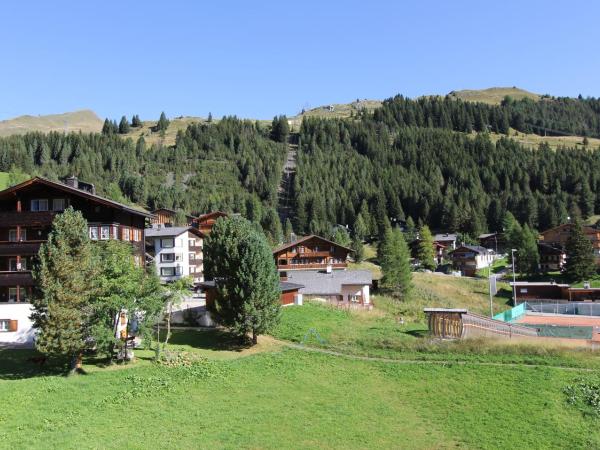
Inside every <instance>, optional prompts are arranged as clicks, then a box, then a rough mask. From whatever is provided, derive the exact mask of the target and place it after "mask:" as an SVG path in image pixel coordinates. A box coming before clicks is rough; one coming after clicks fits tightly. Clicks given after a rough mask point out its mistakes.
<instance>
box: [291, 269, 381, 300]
mask: <svg viewBox="0 0 600 450" xmlns="http://www.w3.org/2000/svg"><path fill="white" fill-rule="evenodd" d="M287 275H288V280H289V281H291V282H292V283H298V284H302V285H304V287H303V288H302V289H300V293H301V294H313V295H336V294H340V293H341V292H342V286H348V285H367V284H368V285H371V284H372V283H373V274H372V273H371V271H370V270H333V271H332V272H331V273H327V272H325V271H319V270H293V271H289V272H288V274H287Z"/></svg>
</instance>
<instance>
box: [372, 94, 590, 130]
mask: <svg viewBox="0 0 600 450" xmlns="http://www.w3.org/2000/svg"><path fill="white" fill-rule="evenodd" d="M364 115H365V116H366V115H368V113H365V114H364ZM372 116H373V119H374V120H376V121H378V122H383V123H385V124H387V125H388V126H392V127H398V126H409V127H428V128H445V129H449V130H454V131H460V132H466V133H471V132H472V131H477V132H485V131H493V132H495V133H502V134H507V133H508V131H509V128H511V127H512V128H514V129H515V130H518V131H521V132H523V133H535V134H539V135H542V136H545V135H550V136H552V135H564V134H566V135H577V136H594V137H598V136H600V99H597V98H582V97H579V98H566V97H544V98H542V99H540V100H539V101H535V100H532V99H529V98H524V99H521V100H515V99H512V98H510V97H506V98H505V99H504V101H503V102H502V104H500V105H489V104H486V103H473V102H465V101H462V100H459V99H454V98H451V97H448V96H447V97H421V98H419V99H417V100H411V99H409V98H406V97H403V96H401V95H398V96H396V97H394V98H391V99H388V100H386V101H384V102H383V106H382V107H381V108H379V109H376V110H375V111H374V112H373V113H372Z"/></svg>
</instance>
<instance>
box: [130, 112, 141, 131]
mask: <svg viewBox="0 0 600 450" xmlns="http://www.w3.org/2000/svg"><path fill="white" fill-rule="evenodd" d="M131 126H132V127H135V128H140V127H142V126H143V124H142V121H141V120H140V116H138V115H137V114H135V115H134V116H133V117H132V118H131Z"/></svg>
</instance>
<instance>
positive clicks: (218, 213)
mask: <svg viewBox="0 0 600 450" xmlns="http://www.w3.org/2000/svg"><path fill="white" fill-rule="evenodd" d="M213 216H219V217H227V216H229V214H227V213H226V212H223V211H212V212H209V213H206V214H200V215H199V216H198V217H196V220H197V221H199V222H201V221H202V220H206V219H210V218H211V217H213Z"/></svg>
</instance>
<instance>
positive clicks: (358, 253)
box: [351, 236, 365, 263]
mask: <svg viewBox="0 0 600 450" xmlns="http://www.w3.org/2000/svg"><path fill="white" fill-rule="evenodd" d="M351 248H352V250H353V251H354V253H353V254H352V256H353V257H354V262H357V263H360V262H362V261H363V260H364V259H365V246H364V244H363V243H362V240H361V239H359V238H358V237H356V236H355V237H354V239H352V247H351Z"/></svg>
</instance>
